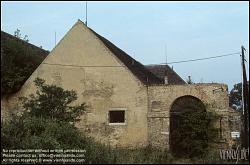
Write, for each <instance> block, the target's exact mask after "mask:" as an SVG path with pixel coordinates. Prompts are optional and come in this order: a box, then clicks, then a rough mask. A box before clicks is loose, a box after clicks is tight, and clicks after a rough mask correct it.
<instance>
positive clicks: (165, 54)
mask: <svg viewBox="0 0 250 165" xmlns="http://www.w3.org/2000/svg"><path fill="white" fill-rule="evenodd" d="M165 56H166V65H167V63H168V56H167V44H165Z"/></svg>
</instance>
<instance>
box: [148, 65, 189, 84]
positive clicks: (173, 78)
mask: <svg viewBox="0 0 250 165" xmlns="http://www.w3.org/2000/svg"><path fill="white" fill-rule="evenodd" d="M146 68H147V69H148V70H150V71H151V72H152V73H154V74H155V75H156V76H157V77H158V78H161V79H164V77H165V76H167V78H168V84H175V85H177V84H178V85H181V84H186V82H185V81H184V80H183V79H182V78H181V77H180V76H179V75H178V74H177V73H176V72H175V71H174V70H173V69H171V68H170V67H169V66H168V65H146Z"/></svg>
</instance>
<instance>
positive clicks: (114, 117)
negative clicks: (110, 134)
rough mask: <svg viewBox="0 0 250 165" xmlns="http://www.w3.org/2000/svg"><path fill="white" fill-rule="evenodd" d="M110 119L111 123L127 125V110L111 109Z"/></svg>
mask: <svg viewBox="0 0 250 165" xmlns="http://www.w3.org/2000/svg"><path fill="white" fill-rule="evenodd" d="M108 120H109V124H110V125H112V124H113V125H119V124H120V125H125V110H110V111H109V114H108Z"/></svg>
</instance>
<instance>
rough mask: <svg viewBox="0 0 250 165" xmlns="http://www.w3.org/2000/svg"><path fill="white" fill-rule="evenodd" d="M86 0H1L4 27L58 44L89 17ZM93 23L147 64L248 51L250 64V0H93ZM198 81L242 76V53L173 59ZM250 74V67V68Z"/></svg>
mask: <svg viewBox="0 0 250 165" xmlns="http://www.w3.org/2000/svg"><path fill="white" fill-rule="evenodd" d="M85 4H86V3H85V1H81V2H80V1H78V2H74V1H70V2H66V1H63V2H58V1H56V2H53V1H50V2H30V1H27V2H24V1H23V2H20V1H18V2H15V1H12V2H7V1H1V30H2V31H5V32H7V33H10V34H14V31H16V30H17V29H19V30H20V31H21V36H22V37H24V36H25V35H28V39H29V42H30V43H32V44H34V45H37V46H42V48H44V49H46V50H50V51H51V50H52V49H53V48H54V46H55V32H56V40H57V43H58V42H59V41H60V40H61V39H62V37H63V36H64V35H65V34H66V33H67V32H68V31H69V29H70V28H71V27H72V26H73V25H74V24H75V23H76V21H77V20H78V19H81V20H82V21H84V22H85V20H86V14H85V13H86V10H85ZM87 4H88V5H87V6H88V10H87V13H88V14H87V20H88V26H89V27H90V28H92V29H93V30H95V31H96V32H97V33H99V34H100V35H102V36H104V37H105V38H107V39H108V40H110V41H111V42H112V43H114V44H115V45H116V46H118V47H119V48H121V49H122V50H124V51H125V52H126V53H128V54H129V55H130V56H131V57H133V58H135V59H136V60H137V61H139V62H141V63H142V64H144V65H146V64H160V63H166V61H167V62H168V63H170V62H173V61H183V60H189V59H196V58H206V57H211V56H219V55H224V54H230V53H236V52H240V51H241V50H240V48H241V45H243V46H244V47H245V48H246V50H247V52H246V59H247V63H246V68H247V70H248V68H249V61H248V60H249V58H248V56H249V54H248V52H249V2H248V1H245V2H239V1H235V2H232V1H230V2H191V1H190V2H183V1H182V2H176V1H175V2H169V1H168V2H167V1H166V2H164V1H159V2H156V1H154V2H141V1H140V2H104V1H99V2H94V1H90V2H88V3H87ZM169 65H170V66H171V67H173V69H174V70H175V71H176V72H177V73H178V74H179V75H180V76H181V77H182V78H183V79H184V80H187V79H188V76H191V79H192V80H193V81H194V82H195V83H211V82H215V83H224V84H227V85H228V86H229V90H231V89H232V87H233V85H234V84H235V83H238V82H241V77H242V74H241V63H240V55H232V56H226V57H222V58H215V59H210V60H203V61H195V62H188V63H177V64H169ZM247 77H248V78H249V72H248V71H247Z"/></svg>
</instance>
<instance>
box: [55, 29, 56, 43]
mask: <svg viewBox="0 0 250 165" xmlns="http://www.w3.org/2000/svg"><path fill="white" fill-rule="evenodd" d="M55 46H56V31H55Z"/></svg>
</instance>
